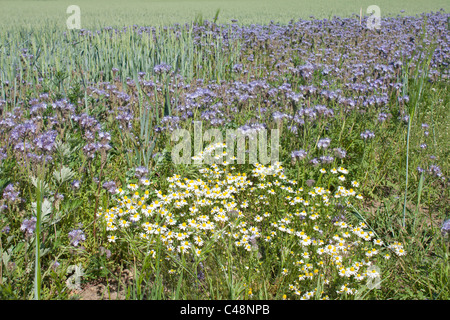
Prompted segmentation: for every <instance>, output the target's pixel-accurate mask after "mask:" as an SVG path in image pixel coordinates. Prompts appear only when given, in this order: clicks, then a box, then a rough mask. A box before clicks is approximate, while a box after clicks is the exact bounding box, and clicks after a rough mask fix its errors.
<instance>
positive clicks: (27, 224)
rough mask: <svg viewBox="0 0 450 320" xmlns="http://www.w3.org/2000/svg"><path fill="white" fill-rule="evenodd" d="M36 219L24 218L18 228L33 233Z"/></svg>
mask: <svg viewBox="0 0 450 320" xmlns="http://www.w3.org/2000/svg"><path fill="white" fill-rule="evenodd" d="M36 221H37V219H36V217H31V218H30V219H25V220H24V221H23V222H22V225H21V226H20V230H22V231H25V233H27V234H33V232H34V229H36Z"/></svg>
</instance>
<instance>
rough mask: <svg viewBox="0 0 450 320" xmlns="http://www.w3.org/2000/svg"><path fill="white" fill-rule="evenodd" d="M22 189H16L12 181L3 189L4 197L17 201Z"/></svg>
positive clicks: (10, 200) (7, 199) (9, 200)
mask: <svg viewBox="0 0 450 320" xmlns="http://www.w3.org/2000/svg"><path fill="white" fill-rule="evenodd" d="M19 194H20V191H16V190H14V185H13V184H12V183H10V184H8V185H7V186H6V188H5V189H4V190H3V199H5V200H6V201H8V202H11V203H13V202H15V201H17V200H18V199H19Z"/></svg>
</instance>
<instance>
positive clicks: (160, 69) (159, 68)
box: [153, 63, 172, 74]
mask: <svg viewBox="0 0 450 320" xmlns="http://www.w3.org/2000/svg"><path fill="white" fill-rule="evenodd" d="M170 69H172V66H170V65H168V64H165V63H162V64H158V65H156V66H155V67H154V68H153V71H154V72H155V73H156V74H162V73H169V71H170Z"/></svg>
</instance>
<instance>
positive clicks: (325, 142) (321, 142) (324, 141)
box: [317, 138, 331, 149]
mask: <svg viewBox="0 0 450 320" xmlns="http://www.w3.org/2000/svg"><path fill="white" fill-rule="evenodd" d="M330 143H331V139H330V138H323V139H320V140H319V142H318V143H317V147H318V148H319V149H322V148H323V149H326V148H328V147H329V146H330Z"/></svg>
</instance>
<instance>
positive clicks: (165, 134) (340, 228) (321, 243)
mask: <svg viewBox="0 0 450 320" xmlns="http://www.w3.org/2000/svg"><path fill="white" fill-rule="evenodd" d="M0 3H1V2H0ZM219 14H220V12H219V11H218V12H217V14H216V16H215V17H212V18H211V19H209V20H208V19H204V18H202V17H201V16H198V17H197V18H196V19H195V21H194V22H192V23H185V24H173V25H166V26H144V25H142V26H138V25H132V26H124V27H112V26H107V27H102V28H99V29H80V30H77V29H74V30H68V29H64V30H59V29H58V28H55V29H51V28H53V27H49V30H48V31H49V32H42V31H40V33H33V32H26V31H25V30H26V29H22V31H21V32H11V31H8V29H7V28H6V27H2V29H1V30H2V31H1V33H0V69H1V70H0V136H1V140H0V141H1V142H0V299H63V300H65V299H139V300H143V299H177V300H186V299H208V300H221V299H233V300H234V299H237V300H247V299H248V300H260V299H264V300H296V299H300V300H309V299H325V300H328V299H329V300H335V299H396V300H401V299H430V300H431V299H439V300H445V299H449V298H450V285H449V278H450V277H449V276H450V265H449V256H450V255H449V244H450V243H449V237H450V210H449V209H450V206H449V191H448V190H449V188H448V187H449V180H448V174H449V162H448V160H447V159H448V157H449V145H448V141H450V139H449V138H450V137H449V135H448V132H449V130H448V129H449V128H448V123H449V110H448V108H449V105H450V95H449V94H448V92H449V70H450V69H449V63H450V45H449V43H450V42H449V40H450V30H449V27H450V22H449V21H450V15H449V14H448V13H446V12H445V10H443V9H442V10H440V11H436V12H431V13H423V14H420V15H415V16H410V15H406V14H403V12H402V14H398V15H396V16H391V17H382V18H381V20H380V26H379V28H378V27H377V28H372V27H371V24H370V17H368V16H367V15H364V12H363V14H362V15H361V16H359V15H358V16H356V15H353V16H351V17H337V16H334V17H332V18H330V19H317V18H314V17H311V18H310V19H307V20H305V19H299V20H296V21H294V20H292V21H290V22H287V23H276V22H270V23H267V24H249V25H246V24H241V23H239V21H238V20H232V21H231V22H229V23H228V22H227V23H218V22H217V18H218V16H219ZM50 29H51V30H50ZM50 31H51V32H50ZM198 124H201V128H202V131H201V132H200V133H198V132H197V133H196V132H194V128H195V127H196V126H197V125H198ZM270 130H272V134H273V132H275V130H276V132H277V133H279V136H278V139H276V140H273V139H272V140H271V139H270V138H269V135H270V134H269V133H270V132H271V131H270ZM179 132H187V133H188V135H187V136H184V141H185V142H187V146H188V148H186V149H183V150H182V153H183V155H184V156H185V159H188V160H189V161H188V162H186V163H178V162H175V161H173V159H174V158H173V157H174V154H175V153H178V152H179V151H180V149H178V148H177V145H178V143H179V141H177V140H176V139H174V135H175V134H176V133H179ZM213 132H215V133H217V135H216V136H215V137H216V138H215V139H212V135H211V134H210V133H213ZM227 132H233V134H234V135H240V134H242V135H244V136H245V135H247V136H248V137H249V138H248V140H244V141H246V142H245V144H244V148H243V150H241V151H242V152H243V153H242V154H240V155H239V154H236V153H235V152H234V151H235V148H234V142H233V143H232V144H231V145H230V144H229V141H228V140H227V143H224V141H218V139H217V136H218V135H221V136H223V137H225V136H227V137H228V135H227ZM204 133H205V134H204ZM263 135H265V136H266V138H267V139H266V142H268V143H269V144H270V148H268V146H267V144H263V143H259V144H256V142H255V141H256V140H252V139H254V138H255V137H259V139H257V140H258V141H259V142H260V141H261V140H260V139H261V137H262V136H263ZM234 137H235V136H234ZM252 137H253V138H252ZM186 139H187V140H188V141H186ZM199 141H200V142H199ZM233 141H234V140H233ZM253 143H255V144H254V146H256V145H257V146H258V150H259V152H260V155H261V152H263V153H265V154H270V153H272V155H273V153H274V152H275V151H276V152H277V159H275V160H273V158H272V161H270V162H269V163H265V161H262V158H261V157H260V158H257V161H251V159H252V153H251V151H250V149H251V145H253ZM190 146H192V148H190ZM194 146H196V147H194ZM230 147H231V148H230ZM191 149H192V150H191ZM238 152H239V149H238ZM242 155H243V156H244V159H246V161H244V162H245V163H241V162H239V161H237V160H238V158H239V157H240V156H242ZM263 158H264V157H263ZM240 159H242V158H240ZM258 159H259V161H258ZM92 288H102V289H101V290H100V291H101V292H100V293H98V294H96V295H95V296H88V295H87V292H90V291H89V290H91V289H92Z"/></svg>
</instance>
